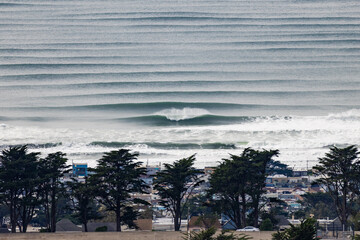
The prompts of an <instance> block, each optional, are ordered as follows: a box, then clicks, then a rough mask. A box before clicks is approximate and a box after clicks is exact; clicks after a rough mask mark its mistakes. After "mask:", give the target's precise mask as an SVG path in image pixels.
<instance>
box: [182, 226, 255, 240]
mask: <svg viewBox="0 0 360 240" xmlns="http://www.w3.org/2000/svg"><path fill="white" fill-rule="evenodd" d="M215 233H216V228H213V227H211V228H208V229H205V230H202V231H200V232H190V233H186V234H184V235H185V236H184V237H183V239H184V240H249V239H251V237H249V236H247V235H245V234H239V235H238V236H235V235H234V234H233V233H227V232H226V231H222V232H221V234H219V235H217V236H216V237H215V236H214V235H215Z"/></svg>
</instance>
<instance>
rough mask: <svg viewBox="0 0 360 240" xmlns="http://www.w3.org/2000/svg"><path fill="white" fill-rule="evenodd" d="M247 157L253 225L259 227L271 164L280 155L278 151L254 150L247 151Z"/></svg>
mask: <svg viewBox="0 0 360 240" xmlns="http://www.w3.org/2000/svg"><path fill="white" fill-rule="evenodd" d="M244 153H246V154H245V157H246V158H248V159H249V161H250V165H251V167H250V169H249V170H248V177H249V179H248V183H249V186H248V188H247V191H248V195H249V196H250V197H251V202H250V207H251V209H252V214H251V216H252V218H253V219H252V221H253V223H252V225H253V226H255V227H258V226H259V213H260V208H261V207H262V206H260V202H261V200H262V199H261V198H262V195H263V194H264V193H265V192H266V191H265V180H266V177H267V174H268V172H269V171H268V170H269V167H270V163H274V160H272V158H273V157H276V156H278V155H279V151H278V150H270V151H268V150H263V151H258V150H253V149H245V150H244Z"/></svg>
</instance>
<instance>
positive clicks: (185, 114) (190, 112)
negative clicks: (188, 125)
mask: <svg viewBox="0 0 360 240" xmlns="http://www.w3.org/2000/svg"><path fill="white" fill-rule="evenodd" d="M209 114H210V112H209V111H207V110H206V109H203V108H187V107H185V108H183V109H178V108H169V109H164V110H161V111H159V112H157V113H155V115H159V116H164V117H166V118H167V119H169V120H171V121H181V120H185V119H192V118H196V117H200V116H204V115H209Z"/></svg>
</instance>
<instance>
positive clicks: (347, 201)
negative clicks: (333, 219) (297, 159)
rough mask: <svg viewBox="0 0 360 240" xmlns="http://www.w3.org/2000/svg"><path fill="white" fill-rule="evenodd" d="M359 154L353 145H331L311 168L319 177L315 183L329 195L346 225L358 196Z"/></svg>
mask: <svg viewBox="0 0 360 240" xmlns="http://www.w3.org/2000/svg"><path fill="white" fill-rule="evenodd" d="M359 154H360V153H359V151H358V149H357V148H356V147H355V146H348V147H345V148H337V147H331V148H330V152H328V153H326V154H325V157H322V158H319V164H318V165H316V166H315V167H314V168H313V169H314V172H315V174H316V176H318V177H319V179H318V180H317V183H318V184H319V185H321V186H322V187H323V188H324V190H325V191H326V192H327V193H329V195H330V196H331V198H332V200H333V202H334V205H335V206H336V211H337V215H338V217H339V219H340V221H341V223H342V224H343V225H344V226H347V220H348V217H349V215H350V214H351V213H352V212H353V210H354V209H353V206H354V203H355V201H356V199H357V197H358V196H359V186H360V184H359V182H360V159H359Z"/></svg>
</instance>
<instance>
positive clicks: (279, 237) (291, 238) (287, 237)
mask: <svg viewBox="0 0 360 240" xmlns="http://www.w3.org/2000/svg"><path fill="white" fill-rule="evenodd" d="M315 224H316V220H315V219H313V218H308V219H306V220H303V221H301V223H300V225H299V226H294V225H292V224H290V228H288V229H285V230H284V231H283V232H279V231H278V232H277V233H274V234H273V237H272V239H273V240H313V239H316V227H315Z"/></svg>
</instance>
